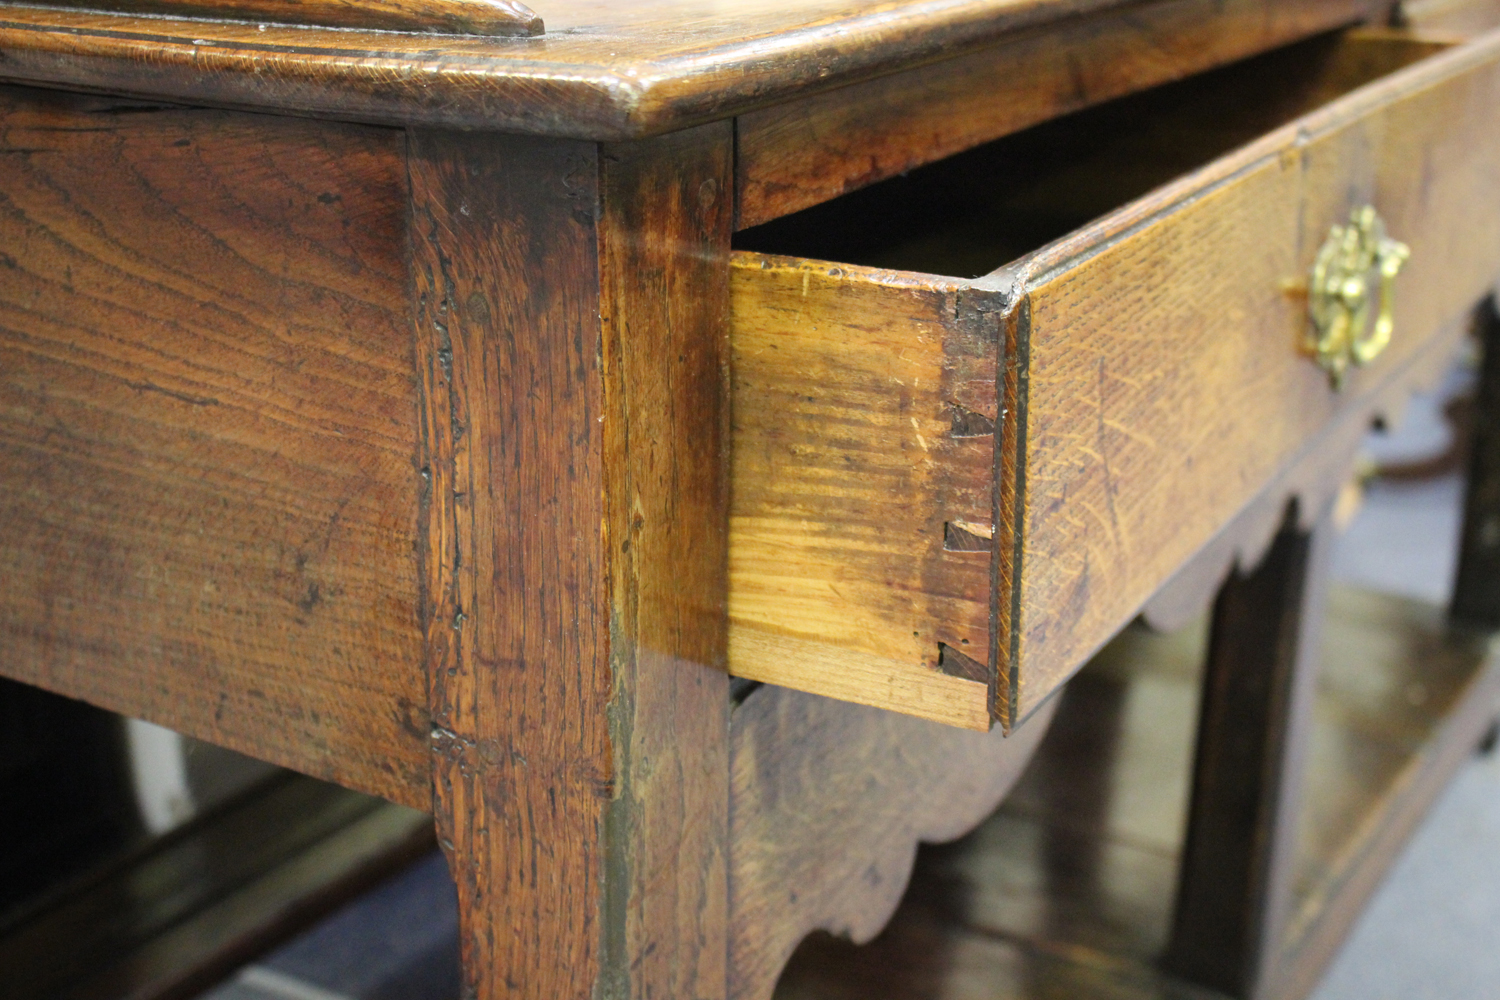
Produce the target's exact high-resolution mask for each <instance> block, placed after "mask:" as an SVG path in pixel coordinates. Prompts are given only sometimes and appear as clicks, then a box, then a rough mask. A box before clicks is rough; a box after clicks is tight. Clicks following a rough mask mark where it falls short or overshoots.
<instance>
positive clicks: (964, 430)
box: [948, 403, 995, 438]
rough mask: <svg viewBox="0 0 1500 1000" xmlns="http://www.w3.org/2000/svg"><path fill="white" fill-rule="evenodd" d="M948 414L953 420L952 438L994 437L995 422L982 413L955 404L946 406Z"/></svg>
mask: <svg viewBox="0 0 1500 1000" xmlns="http://www.w3.org/2000/svg"><path fill="white" fill-rule="evenodd" d="M948 413H949V416H951V417H952V418H953V436H954V437H956V438H977V437H994V436H995V421H994V420H993V419H991V418H990V417H987V416H985V415H984V414H983V413H978V412H976V411H974V410H971V409H969V408H968V407H967V406H959V405H958V404H957V403H949V404H948Z"/></svg>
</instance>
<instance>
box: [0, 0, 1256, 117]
mask: <svg viewBox="0 0 1500 1000" xmlns="http://www.w3.org/2000/svg"><path fill="white" fill-rule="evenodd" d="M279 2H280V0H253V2H252V0H246V2H240V3H232V2H231V0H162V3H161V4H159V5H158V7H159V8H160V7H161V6H165V7H168V8H170V7H172V6H173V5H174V4H179V3H181V4H191V5H192V6H191V7H190V8H189V9H190V10H192V11H195V12H197V11H202V10H204V9H217V6H216V5H218V4H221V3H222V4H226V5H228V6H232V7H238V8H243V9H248V10H251V11H252V12H253V11H254V10H258V9H270V8H274V7H275V6H276V4H277V3H279ZM386 2H389V0H386ZM429 2H430V4H431V5H436V6H441V5H442V4H443V3H454V4H462V3H466V2H475V0H435V3H434V2H433V0H429ZM1122 2H1123V0H884V2H876V3H860V2H858V0H796V2H792V0H544V2H540V3H537V4H534V5H532V9H533V10H534V11H535V13H536V15H537V16H538V17H539V18H540V20H541V22H542V30H541V33H540V34H533V35H520V34H517V35H512V36H509V37H504V36H491V37H483V36H478V35H464V34H436V33H431V32H426V33H424V32H396V31H387V30H363V29H348V28H320V27H313V26H307V25H302V26H296V25H282V24H268V23H262V22H258V21H256V20H253V19H245V18H244V17H241V18H240V19H236V20H228V19H223V18H204V17H185V16H181V17H179V16H171V15H163V14H142V13H140V12H139V10H137V11H135V12H120V13H101V12H99V11H89V10H81V9H79V10H67V9H58V8H56V7H50V8H44V7H34V6H26V5H18V4H12V3H3V4H0V56H3V60H0V78H3V79H7V80H10V81H16V82H24V83H33V84H43V85H54V86H62V87H69V88H86V89H97V90H103V91H108V92H111V93H117V94H130V95H137V96H142V97H150V98H157V99H163V98H164V99H168V100H182V101H191V102H192V103H195V104H204V103H210V104H217V105H225V106H231V107H241V108H253V109H263V110H271V111H285V112H292V113H297V114H312V115H317V116H328V117H336V118H342V119H352V120H358V121H367V122H376V123H391V124H413V123H420V124H429V125H446V126H459V127H466V128H484V129H495V130H501V131H509V132H524V133H532V134H538V135H551V136H562V137H573V138H580V139H589V140H606V141H607V140H617V139H627V138H633V137H639V136H645V135H651V134H657V133H662V132H668V131H674V130H677V129H681V128H685V127H689V126H692V125H695V124H699V123H702V122H707V121H713V120H718V119H722V118H726V117H729V116H732V115H736V114H740V113H742V112H745V111H749V110H752V109H754V108H757V107H763V106H767V105H770V104H775V103H777V102H779V101H783V100H786V99H788V98H789V97H791V96H793V95H802V94H806V93H809V92H811V91H814V90H819V89H828V88H831V87H835V86H839V85H842V84H846V83H850V82H853V81H856V80H860V79H866V78H870V77H873V76H878V75H881V74H883V73H888V72H893V71H896V70H899V69H903V68H907V67H910V66H914V65H918V64H921V63H924V62H930V61H933V60H935V59H940V58H944V57H948V56H952V55H955V54H958V53H960V52H964V51H967V50H971V49H974V48H977V47H981V46H983V45H985V44H988V43H991V42H993V41H995V40H996V39H999V38H1001V37H1003V36H1005V35H1007V34H1010V33H1014V32H1017V31H1019V30H1023V29H1027V28H1036V27H1038V26H1041V25H1045V24H1048V23H1050V22H1054V21H1057V20H1059V19H1063V18H1068V17H1072V16H1076V15H1078V14H1081V13H1087V12H1093V11H1099V10H1103V9H1106V8H1110V7H1116V6H1120V5H1121V4H1122ZM1268 3H1269V0H1268ZM528 30H530V29H528Z"/></svg>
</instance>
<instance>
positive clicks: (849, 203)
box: [734, 29, 1451, 278]
mask: <svg viewBox="0 0 1500 1000" xmlns="http://www.w3.org/2000/svg"><path fill="white" fill-rule="evenodd" d="M1450 44H1451V43H1450V42H1448V41H1445V40H1440V39H1432V38H1424V37H1422V36H1419V35H1411V34H1404V33H1397V32H1391V31H1384V30H1381V31H1375V30H1368V29H1349V30H1346V31H1342V32H1337V33H1334V34H1329V35H1323V36H1320V37H1317V38H1314V39H1311V40H1309V41H1306V42H1302V43H1298V44H1296V45H1292V46H1288V47H1286V48H1283V49H1279V50H1276V51H1274V52H1271V53H1268V54H1265V55H1262V56H1257V57H1255V58H1252V59H1247V60H1244V61H1243V62H1239V63H1236V64H1233V65H1230V66H1228V67H1225V68H1222V69H1219V70H1215V71H1212V72H1209V73H1204V74H1201V75H1198V76H1194V77H1191V78H1189V79H1186V80H1182V81H1179V82H1176V83H1171V84H1167V85H1164V86H1161V87H1157V88H1154V89H1152V90H1148V91H1144V92H1141V93H1138V94H1134V95H1131V96H1129V97H1124V98H1120V99H1118V100H1115V101H1111V102H1108V103H1106V104H1102V105H1099V106H1097V107H1094V108H1090V109H1088V110H1084V111H1080V112H1077V113H1075V114H1071V115H1067V116H1065V117H1062V118H1058V119H1055V120H1053V121H1049V122H1046V123H1044V124H1041V125H1038V126H1035V127H1033V128H1030V129H1027V130H1025V131H1022V132H1018V133H1016V134H1014V135H1010V136H1006V137H1004V138H1002V139H998V140H996V141H994V142H991V143H987V144H986V145H983V146H979V147H976V148H975V149H972V150H969V151H968V152H965V153H961V154H959V155H957V156H953V157H951V158H949V159H947V160H943V161H941V162H939V163H935V164H932V165H929V166H926V167H922V168H919V169H917V170H913V171H911V172H909V173H908V174H906V175H903V176H900V177H895V178H892V179H890V180H887V181H883V182H881V183H878V184H874V185H872V186H870V187H868V188H864V189H862V190H859V191H855V192H852V193H850V194H847V195H844V196H842V197H839V198H835V199H833V200H831V201H828V202H825V203H823V204H821V205H817V206H814V207H812V208H809V209H805V210H804V211H801V212H797V213H794V214H792V215H788V216H784V217H783V218H780V219H776V220H774V221H772V222H768V223H765V224H763V225H760V226H756V227H754V228H751V229H746V230H744V231H742V232H740V233H739V234H737V235H736V237H735V241H734V245H735V248H736V249H741V250H750V251H755V252H759V253H768V254H778V255H786V256H796V257H810V258H815V259H820V260H830V261H840V262H844V263H850V264H860V265H865V266H870V267H882V268H891V269H895V270H902V271H918V272H924V273H928V274H942V275H951V276H956V277H960V278H975V277H979V276H981V275H983V274H987V273H989V272H991V271H994V270H996V269H997V268H1000V267H1003V266H1005V265H1007V264H1009V263H1011V262H1012V261H1014V260H1016V259H1017V258H1019V257H1022V256H1025V255H1026V254H1028V253H1031V252H1032V251H1035V250H1037V249H1040V248H1041V247H1043V246H1045V245H1047V244H1048V243H1050V242H1052V241H1054V240H1056V239H1058V238H1060V237H1062V236H1065V235H1067V234H1068V233H1070V232H1072V231H1073V230H1075V229H1078V228H1080V227H1081V226H1083V225H1085V224H1086V223H1088V222H1090V221H1092V220H1093V219H1095V218H1098V217H1099V216H1102V215H1105V214H1107V213H1108V212H1110V211H1112V210H1114V209H1115V208H1118V207H1119V206H1121V205H1124V204H1127V203H1129V202H1131V201H1133V200H1134V199H1136V198H1139V197H1140V196H1142V195H1144V194H1146V193H1147V192H1149V191H1151V190H1153V189H1155V188H1157V187H1159V186H1161V185H1162V184H1165V183H1167V182H1169V181H1171V180H1173V179H1175V178H1177V177H1179V176H1181V175H1183V174H1185V173H1189V172H1191V171H1192V170H1194V169H1196V168H1198V167H1201V166H1204V165H1206V164H1208V163H1210V162H1212V161H1213V160H1214V159H1215V158H1217V157H1219V156H1222V155H1223V154H1224V153H1227V152H1229V151H1231V150H1234V149H1236V148H1238V147H1240V146H1242V145H1244V144H1246V143H1248V142H1250V141H1252V140H1254V139H1256V138H1257V137H1259V136H1260V135H1262V134H1264V133H1266V132H1268V131H1271V130H1272V129H1274V128H1276V127H1278V126H1280V125H1284V124H1286V123H1288V122H1290V121H1293V120H1294V119H1296V118H1297V117H1298V116H1300V115H1302V114H1305V113H1306V112H1308V111H1311V110H1313V109H1315V108H1317V107H1319V106H1321V105H1323V104H1326V103H1328V102H1329V101H1331V100H1333V99H1334V98H1336V97H1338V96H1340V95H1342V94H1345V93H1348V92H1349V91H1352V90H1355V89H1357V88H1358V87H1360V86H1362V85H1364V84H1366V83H1370V82H1372V81H1374V80H1376V79H1378V78H1380V77H1382V76H1385V75H1387V74H1389V73H1392V72H1394V71H1396V70H1398V69H1400V68H1402V67H1404V66H1407V65H1409V64H1411V63H1414V62H1416V61H1418V60H1420V59H1422V58H1424V57H1426V56H1428V55H1432V54H1434V53H1435V52H1438V51H1441V50H1443V49H1444V48H1447V47H1448V46H1449V45H1450Z"/></svg>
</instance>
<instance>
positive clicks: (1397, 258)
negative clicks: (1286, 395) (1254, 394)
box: [1307, 205, 1411, 389]
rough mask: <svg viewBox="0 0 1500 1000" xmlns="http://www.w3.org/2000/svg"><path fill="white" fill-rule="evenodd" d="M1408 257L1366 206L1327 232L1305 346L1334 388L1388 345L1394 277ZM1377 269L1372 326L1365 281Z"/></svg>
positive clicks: (1312, 288) (1312, 283) (1311, 290)
mask: <svg viewBox="0 0 1500 1000" xmlns="http://www.w3.org/2000/svg"><path fill="white" fill-rule="evenodd" d="M1410 256H1411V249H1410V248H1409V247H1408V246H1407V245H1406V244H1405V243H1401V242H1398V241H1396V240H1393V239H1391V238H1390V237H1388V236H1386V234H1385V223H1384V222H1382V221H1381V218H1380V216H1379V215H1377V214H1376V213H1375V209H1374V207H1373V206H1370V205H1365V206H1364V207H1362V208H1356V209H1355V210H1354V211H1353V212H1352V213H1351V214H1350V216H1349V224H1348V225H1347V226H1334V227H1333V228H1332V229H1330V230H1329V232H1328V239H1327V240H1325V241H1324V242H1323V246H1322V247H1321V248H1320V249H1319V250H1318V256H1317V259H1315V260H1314V261H1313V268H1312V277H1311V279H1310V280H1309V281H1308V288H1307V292H1308V295H1307V308H1308V315H1309V317H1310V319H1311V320H1312V330H1311V333H1310V340H1309V344H1308V348H1309V350H1310V351H1311V352H1312V354H1313V357H1315V358H1316V359H1317V361H1318V364H1319V365H1320V366H1321V367H1322V368H1323V370H1324V371H1326V372H1328V378H1329V381H1331V382H1332V383H1333V387H1334V388H1335V389H1337V388H1339V387H1340V386H1341V385H1342V384H1343V381H1344V372H1345V371H1346V370H1347V369H1348V367H1349V366H1350V365H1365V364H1369V363H1370V362H1371V361H1374V360H1375V358H1376V357H1378V356H1379V355H1380V352H1381V351H1384V350H1385V349H1386V346H1387V345H1388V344H1390V342H1391V333H1392V332H1393V331H1394V328H1395V317H1394V315H1393V313H1394V310H1395V300H1396V275H1397V274H1399V273H1400V272H1401V267H1402V265H1403V264H1405V263H1406V261H1407V258H1409V257H1410ZM1377 273H1378V275H1379V291H1378V295H1379V299H1380V307H1379V310H1378V311H1377V313H1376V317H1375V323H1374V325H1373V326H1371V325H1370V306H1371V301H1370V300H1371V294H1370V292H1371V289H1370V285H1371V278H1372V276H1373V275H1374V274H1377ZM1367 327H1368V328H1369V329H1368V330H1367V329H1366V328H1367Z"/></svg>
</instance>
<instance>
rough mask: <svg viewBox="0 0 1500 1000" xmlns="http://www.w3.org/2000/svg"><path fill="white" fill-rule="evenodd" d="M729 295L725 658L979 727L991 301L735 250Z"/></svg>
mask: <svg viewBox="0 0 1500 1000" xmlns="http://www.w3.org/2000/svg"><path fill="white" fill-rule="evenodd" d="M731 287H732V289H733V295H734V299H733V309H734V337H733V349H734V426H735V430H734V443H733V448H732V455H733V459H732V460H733V477H734V484H735V490H734V494H733V504H732V507H731V512H730V518H731V520H730V525H731V528H730V545H729V577H730V590H729V594H730V597H729V613H730V620H731V629H730V637H729V650H730V660H731V669H732V670H733V672H734V673H735V674H736V676H740V677H748V678H752V679H755V680H761V681H768V682H770V683H773V684H784V685H787V686H790V687H795V688H798V689H800V690H804V691H812V692H815V693H818V694H825V695H830V696H832V697H836V698H843V699H845V700H848V701H856V702H860V703H863V704H867V705H877V706H881V707H887V708H889V707H897V708H899V709H900V710H901V711H905V712H909V713H912V714H915V715H921V716H924V717H926V718H931V719H937V720H939V721H942V722H947V723H950V724H953V725H961V726H966V727H968V728H972V729H987V728H989V722H990V713H989V708H988V704H989V700H990V697H991V690H990V678H991V676H992V675H991V671H990V663H991V650H990V594H991V589H992V581H991V578H990V574H991V571H992V568H993V559H992V556H991V553H992V548H993V545H992V542H991V539H990V537H988V536H990V535H992V534H993V529H992V525H993V516H994V514H993V508H994V490H993V485H992V484H993V471H992V468H993V463H994V454H995V444H994V433H993V431H994V421H995V419H996V417H997V415H998V414H997V410H996V404H997V402H998V399H997V397H996V395H995V390H994V386H995V378H996V375H995V365H996V349H997V343H996V338H995V336H994V332H993V331H994V328H995V319H994V318H993V316H987V315H986V310H987V309H994V308H998V302H996V301H995V300H996V297H995V296H993V295H986V294H984V293H978V294H973V295H970V294H968V293H967V291H966V289H965V288H964V283H962V282H958V281H948V280H944V279H940V278H930V277H928V276H925V275H923V276H917V275H910V274H901V273H898V272H891V271H876V270H872V269H869V268H856V267H851V266H838V265H821V264H818V263H816V262H811V261H799V260H792V259H785V258H772V257H764V256H760V255H756V254H744V253H742V254H736V255H735V257H734V259H733V270H732V278H731ZM960 537H961V538H962V539H963V540H962V541H959V540H958V539H959V538H960ZM945 651H946V652H945Z"/></svg>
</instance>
